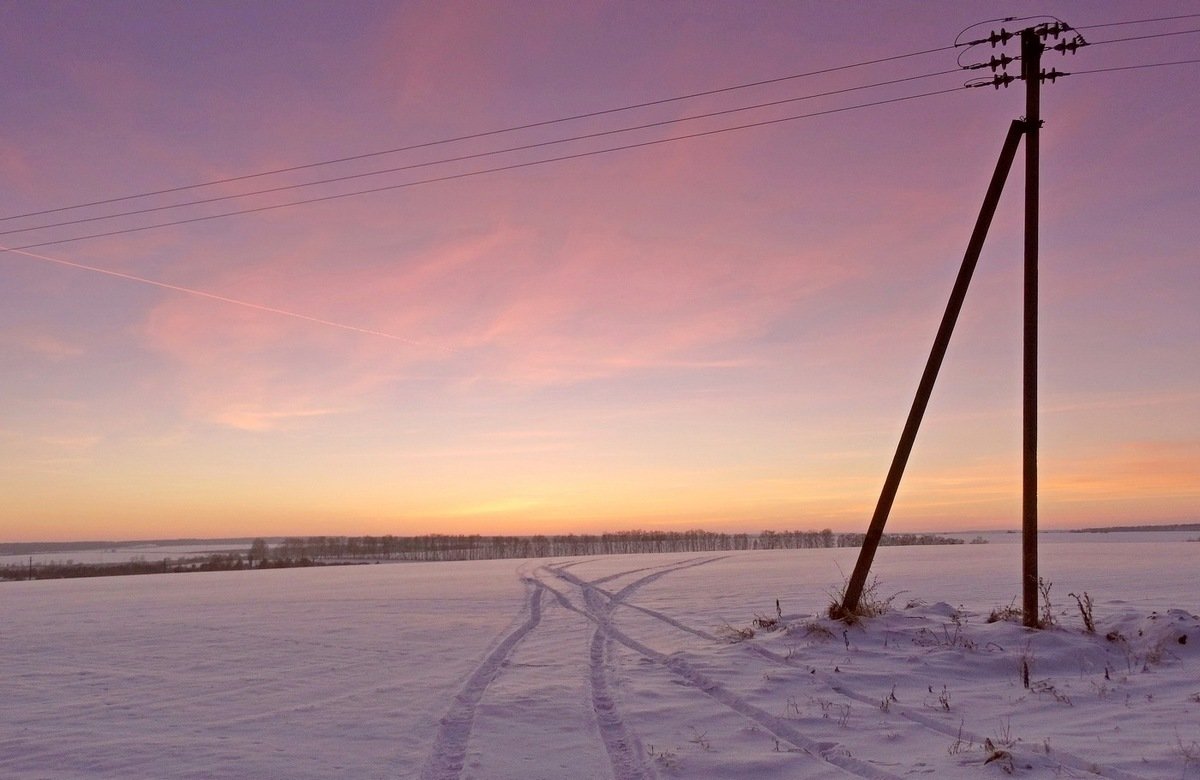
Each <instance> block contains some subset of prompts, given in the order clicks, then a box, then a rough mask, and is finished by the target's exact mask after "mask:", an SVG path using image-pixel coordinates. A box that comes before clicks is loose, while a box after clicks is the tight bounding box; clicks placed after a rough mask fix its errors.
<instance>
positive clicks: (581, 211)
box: [0, 1, 1200, 541]
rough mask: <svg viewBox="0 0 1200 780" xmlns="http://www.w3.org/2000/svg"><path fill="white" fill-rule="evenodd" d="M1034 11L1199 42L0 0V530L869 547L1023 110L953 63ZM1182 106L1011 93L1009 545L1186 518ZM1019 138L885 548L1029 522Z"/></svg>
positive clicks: (1065, 63) (1013, 520) (1189, 287)
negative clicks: (840, 541)
mask: <svg viewBox="0 0 1200 780" xmlns="http://www.w3.org/2000/svg"><path fill="white" fill-rule="evenodd" d="M1034 10H1036V11H1037V12H1040V13H1046V14H1054V15H1057V16H1059V17H1061V18H1062V19H1063V20H1065V21H1066V22H1068V23H1070V24H1072V25H1074V26H1076V27H1079V28H1081V30H1082V33H1083V34H1084V36H1085V38H1087V39H1088V40H1089V42H1091V43H1094V44H1097V45H1094V46H1092V47H1088V48H1084V49H1082V50H1080V51H1079V53H1078V54H1076V55H1074V56H1060V55H1059V54H1058V53H1055V52H1050V53H1047V55H1046V57H1045V59H1044V65H1045V66H1047V67H1056V68H1058V69H1059V70H1064V71H1068V72H1070V71H1082V70H1095V69H1101V68H1116V67H1124V66H1130V65H1145V64H1151V63H1161V62H1168V61H1178V60H1187V59H1200V33H1197V32H1196V31H1197V30H1200V17H1193V18H1188V19H1177V20H1172V21H1163V22H1155V23H1146V24H1137V25H1117V26H1109V27H1093V28H1091V29H1089V26H1092V25H1105V24H1110V23H1112V22H1123V21H1129V20H1137V19H1147V18H1152V17H1165V16H1173V15H1180V14H1195V13H1197V8H1196V6H1195V4H1193V3H1188V2H1141V1H1139V2H1094V3H1087V4H1076V3H1063V2H1046V3H1044V4H1041V5H1038V6H1037V7H1036V8H1034V6H1031V5H1029V4H1026V3H1019V4H1018V3H994V2H992V3H979V2H927V3H919V4H917V3H907V2H863V3H816V2H754V3H732V2H730V3H717V2H668V1H664V2H655V3H633V2H575V3H559V2H544V3H543V2H525V1H522V2H514V3H487V2H296V3H289V4H286V5H280V4H272V3H240V2H211V3H158V2H121V1H117V2H110V3H104V4H97V3H85V2H77V3H72V2H44V3H19V2H3V3H0V64H2V67H0V177H2V180H3V182H4V186H3V187H2V188H0V217H3V218H5V219H4V221H2V222H0V231H2V234H0V245H2V246H4V247H8V248H14V247H29V248H26V249H21V250H19V251H15V252H14V251H5V252H0V377H2V378H0V410H2V411H0V494H2V495H3V497H4V498H3V501H2V502H0V540H3V541H29V540H66V539H83V538H86V539H137V538H175V537H191V536H197V537H217V536H253V535H315V534H347V535H358V534H397V535H409V534H424V533H482V534H510V533H569V532H596V531H604V530H620V529H631V528H660V529H667V530H683V529H686V528H694V527H704V528H708V529H712V530H731V531H760V530H763V529H793V528H794V529H819V528H826V527H828V528H833V529H835V530H839V531H858V530H865V528H866V525H867V523H868V521H869V519H870V516H871V511H872V510H873V508H874V505H875V502H876V500H877V498H878V495H879V490H880V487H881V486H882V482H883V478H884V476H885V474H886V473H887V469H888V466H889V464H890V462H891V458H892V453H893V451H894V449H895V446H896V442H897V440H898V437H899V434H900V430H901V428H902V427H903V424H904V419H905V416H906V415H907V413H908V409H909V406H910V405H911V403H912V397H913V394H914V392H915V390H916V386H917V382H918V379H919V378H920V374H921V370H922V368H923V367H924V364H925V360H926V357H927V355H928V352H929V348H930V345H931V344H932V341H933V336H934V333H935V331H936V329H937V325H938V322H939V321H940V319H941V316H942V312H943V310H944V307H945V303H946V299H947V297H948V295H949V292H950V288H951V285H952V283H953V280H954V277H955V274H956V273H957V271H958V268H959V265H960V263H961V261H962V257H963V252H964V249H965V247H966V242H967V239H968V237H969V235H970V232H971V228H972V226H973V224H974V221H975V218H976V215H977V213H978V210H979V207H980V203H981V201H982V198H983V194H984V190H985V188H986V186H987V182H988V180H989V178H990V177H991V174H992V171H993V168H994V166H995V163H996V157H997V155H998V153H999V150H1000V147H1001V144H1002V142H1003V139H1004V135H1005V132H1006V130H1007V127H1008V125H1009V123H1010V121H1011V120H1013V119H1016V118H1019V117H1021V116H1022V115H1023V113H1024V110H1025V109H1024V87H1023V85H1022V84H1021V83H1020V82H1018V83H1016V84H1014V85H1013V86H1012V87H1009V88H1007V89H993V88H991V87H987V88H982V89H966V88H962V87H963V84H964V82H965V81H966V80H967V79H969V78H975V77H979V76H981V75H983V74H985V73H989V74H990V71H982V70H974V71H961V70H959V69H958V64H959V63H957V62H956V57H959V56H961V57H962V63H963V64H970V63H972V62H980V61H982V60H984V59H986V58H987V57H988V56H990V55H991V54H993V53H994V52H993V50H991V49H989V48H988V47H987V46H983V47H976V48H973V49H969V50H966V49H964V48H961V47H960V48H958V49H944V48H943V47H951V46H953V44H954V43H955V39H956V36H959V34H960V31H964V28H968V27H970V26H971V25H976V24H977V23H982V24H979V25H978V26H975V27H970V29H969V30H966V31H965V32H964V33H963V35H962V37H961V39H960V40H973V39H974V38H973V37H972V36H975V37H984V36H986V35H987V33H988V32H990V31H991V30H993V29H996V28H998V27H1000V26H1002V25H1003V26H1007V27H1008V29H1016V28H1019V27H1020V26H1022V25H1027V24H1031V23H1034V22H1037V21H1042V20H1043V19H1042V18H1040V17H1039V18H1038V19H1035V20H1032V21H1025V22H1021V21H1017V22H1007V23H1002V22H998V21H994V20H996V19H998V18H1001V17H1005V16H1012V15H1024V14H1028V13H1031V12H1033V11H1034ZM1176 31H1178V32H1181V34H1179V35H1170V36H1160V37H1155V38H1148V39H1144V40H1137V41H1116V42H1112V43H1105V44H1103V45H1099V44H1100V43H1101V42H1103V41H1111V40H1113V39H1116V38H1125V37H1133V36H1143V35H1157V34H1159V33H1164V32H1176ZM1183 31H1192V32H1190V33H1189V32H1183ZM930 49H942V50H941V51H933V52H929V53H926V54H922V55H919V56H912V57H905V58H901V59H895V60H890V61H887V62H883V63H878V64H874V65H869V66H863V67H855V68H848V69H842V70H837V71H834V72H831V73H825V74H820V75H815V76H809V77H804V78H792V79H786V80H781V81H776V82H774V83H770V84H764V85H760V86H757V87H752V88H745V89H737V90H729V91H725V92H721V93H718V94H711V95H707V96H701V97H696V98H692V99H688V100H677V101H671V102H666V103H660V104H657V105H653V106H648V107H644V108H640V109H637V110H629V111H619V112H610V113H605V114H602V115H599V116H592V117H590V118H586V119H578V120H573V121H568V122H558V123H553V124H547V125H542V126H538V127H533V128H527V129H524V130H519V131H513V132H505V133H496V134H491V135H486V136H483V137H476V138H473V139H467V140H460V141H455V142H452V143H443V144H436V145H425V146H422V147H421V148H416V149H410V150H408V151H404V152H395V153H391V154H373V153H376V152H380V151H384V150H391V149H397V148H401V147H409V146H414V145H422V144H430V143H431V142H435V141H443V140H446V139H454V138H459V137H462V136H471V135H477V134H480V133H489V132H491V131H496V130H504V129H506V128H512V127H517V126H524V125H529V124H532V123H537V122H544V121H546V120H555V119H560V118H565V117H571V116H575V115H579V114H589V113H594V112H598V111H605V110H608V109H613V108H620V107H624V106H630V105H633V104H641V103H647V102H652V101H658V100H661V99H663V98H671V97H677V96H682V95H689V94H694V93H697V92H706V91H711V90H718V89H722V88H726V87H731V86H737V85H743V84H747V83H751V82H759V81H766V80H772V79H779V78H781V77H786V76H794V75H797V74H803V73H808V72H811V71H818V70H824V69H829V68H837V67H839V66H845V65H851V64H855V63H861V62H864V61H867V60H874V59H881V58H887V57H894V56H896V55H905V54H910V53H914V52H920V51H926V50H930ZM1015 49H1016V47H1015V46H1013V45H1012V44H1010V47H1009V51H1010V53H1012V54H1016V53H1017V51H1016V50H1015ZM943 71H944V73H941V72H943ZM938 73H940V75H932V76H927V74H938ZM917 76H921V77H923V78H913V79H912V80H909V81H904V82H902V83H898V84H892V85H883V86H875V87H871V88H863V89H858V90H855V91H850V92H842V93H840V94H835V95H827V96H824V97H812V96H813V95H816V94H817V93H824V92H831V91H837V90H847V89H850V88H853V87H867V86H869V85H875V84H878V83H879V82H882V81H889V80H895V79H905V78H909V77H917ZM943 90H945V92H942V93H941V94H935V95H930V96H927V97H922V98H916V99H912V100H904V101H899V102H892V103H888V104H883V105H875V106H868V107H861V108H853V109H851V110H838V111H835V112H834V113H825V114H821V115H817V116H809V117H806V118H799V119H788V120H787V121H776V122H772V123H770V124H765V125H760V126H757V127H750V128H745V129H741V130H736V131H730V132H723V133H715V134H710V135H705V136H703V137H697V138H692V139H688V140H678V141H671V142H664V143H652V144H649V145H643V146H639V147H637V148H633V149H626V150H622V151H613V152H606V153H602V154H591V155H587V156H583V157H574V158H573V159H567V160H561V161H557V162H548V163H539V164H535V165H528V166H525V167H519V168H512V169H509V170H504V171H496V172H492V173H486V174H480V175H462V174H472V173H473V172H477V171H481V170H486V169H490V168H500V167H506V166H513V165H520V164H522V163H535V162H538V161H540V160H546V159H548V158H551V157H564V156H572V155H578V154H580V153H584V152H592V151H597V150H602V149H608V148H612V147H615V146H625V145H633V144H643V143H646V142H651V141H658V140H661V139H666V138H670V137H673V136H678V135H685V134H694V133H703V132H706V131H710V130H718V129H722V128H728V127H732V126H736V125H745V124H754V123H763V122H771V120H783V119H785V118H787V117H794V116H796V115H800V114H812V113H816V112H829V111H831V110H835V109H848V108H850V107H852V106H858V105H861V104H865V103H871V102H877V101H883V100H890V99H894V98H903V97H908V96H912V95H917V94H921V93H927V92H941V91H943ZM1198 95H1200V64H1195V63H1192V64H1185V65H1176V66H1169V67H1156V68H1147V69H1136V70H1120V71H1107V72H1097V73H1076V74H1075V75H1072V76H1069V77H1065V78H1063V79H1060V80H1057V81H1056V82H1055V83H1053V84H1050V83H1047V84H1045V85H1044V86H1043V90H1042V116H1043V119H1044V122H1045V124H1044V128H1043V130H1042V133H1041V239H1040V247H1041V265H1040V274H1041V286H1040V315H1041V318H1040V337H1039V344H1040V364H1039V425H1040V440H1039V480H1040V491H1039V517H1040V522H1041V525H1042V527H1043V528H1073V527H1080V526H1092V525H1106V524H1129V523H1131V524H1143V523H1172V522H1187V521H1196V520H1200V478H1198V477H1200V350H1197V344H1198V343H1200V262H1198V254H1200V249H1197V247H1200V220H1198V219H1197V215H1198V214H1200V187H1197V184H1196V183H1197V182H1198V181H1200V154H1198V153H1197V145H1196V139H1197V138H1200V111H1197V101H1198V98H1197V96H1198ZM797 98H805V99H803V100H796V99H797ZM785 100H787V101H791V102H786V103H782V104H779V105H775V106H771V107H766V108H760V109H755V110H748V111H743V112H739V113H731V114H724V115H721V116H715V117H708V118H700V119H693V120H688V121H681V122H676V123H673V124H667V125H660V126H657V127H650V128H642V129H638V130H632V131H628V132H620V133H618V132H610V131H618V130H624V129H626V128H630V127H634V126H640V125H646V124H651V123H659V122H664V121H668V120H680V119H683V118H686V117H692V116H695V115H697V114H706V113H712V112H716V111H724V110H728V109H733V108H740V107H745V106H750V105H756V104H760V103H767V102H774V101H785ZM597 133H609V134H608V135H603V136H598V137H592V138H585V139H578V140H570V141H563V142H561V143H555V144H552V145H547V146H538V147H535V148H527V149H523V150H517V151H500V150H504V149H510V148H511V147H527V146H530V145H532V144H539V143H544V142H550V141H560V140H561V139H569V138H573V137H577V136H580V135H586V134H597ZM1023 154H1024V150H1023V148H1022V150H1021V151H1020V152H1019V155H1018V160H1017V163H1016V164H1015V165H1014V168H1013V171H1012V174H1011V175H1010V177H1009V180H1008V186H1007V189H1006V191H1005V193H1004V196H1003V197H1002V199H1001V202H1000V206H999V209H998V211H997V214H996V219H995V222H994V224H993V226H992V230H991V233H990V235H989V237H988V241H987V244H986V245H985V247H984V250H983V253H982V256H981V258H980V261H979V266H978V270H977V272H976V274H975V278H974V281H973V283H972V287H971V289H970V292H969V293H968V295H967V298H966V303H965V305H964V308H963V311H962V315H961V317H960V319H959V322H958V327H957V329H956V331H955V334H954V338H953V340H952V342H951V345H950V349H949V352H948V354H947V357H946V360H945V363H944V365H943V367H942V371H941V374H940V376H939V379H938V383H937V386H936V388H935V390H934V393H933V397H932V400H931V403H930V405H929V409H928V411H927V413H926V416H925V421H924V423H923V425H922V428H921V431H920V434H919V436H918V437H917V442H916V446H915V449H914V451H913V454H912V457H911V459H910V461H909V464H908V469H907V472H906V474H905V478H904V481H903V483H902V485H901V488H900V492H899V494H898V497H897V500H896V503H895V506H894V508H893V510H892V516H891V520H890V521H889V524H888V529H889V530H895V531H916V530H922V531H937V530H950V529H955V530H959V529H1000V528H1017V527H1019V525H1020V514H1021V509H1020V507H1021V495H1020V494H1021V484H1020V474H1021V340H1022V326H1021V306H1022V256H1021V247H1022V214H1023V211H1022V207H1023V200H1022V188H1023V183H1024V174H1023V170H1024V169H1023ZM362 155H371V156H366V157H361V156H362ZM347 157H359V159H355V160H349V161H345V162H341V163H338V164H334V165H326V166H319V167H310V168H304V169H301V170H294V171H291V172H286V173H280V174H273V175H270V176H261V177H255V178H246V179H241V180H238V181H233V182H229V181H226V182H223V183H219V184H214V185H209V186H206V187H202V188H196V189H186V190H179V191H176V192H171V193H167V194H160V195H155V196H152V197H145V198H140V199H131V200H122V201H117V202H113V203H109V204H106V205H101V206H89V207H86V208H79V209H70V210H64V211H54V212H51V213H44V214H40V215H36V216H20V215H25V214H29V213H31V212H40V211H46V210H51V209H61V208H63V207H67V206H75V205H77V204H84V203H91V202H94V201H100V200H106V199H110V198H119V197H123V196H128V195H134V194H139V193H145V192H154V191H160V190H165V189H172V188H178V187H183V186H185V185H192V184H197V183H203V182H211V181H214V180H222V179H229V178H232V177H243V176H248V175H250V174H258V173H261V172H265V171H274V170H278V169H281V168H290V167H293V166H300V165H307V164H311V163H317V162H322V161H328V160H335V159H342V158H347ZM448 158H469V159H457V160H452V161H449V162H446V160H447V159H448ZM397 168H405V170H392V172H390V173H376V172H378V171H381V170H385V169H397ZM360 174H370V175H360ZM346 176H358V178H352V179H345V180H342V181H339V182H332V183H326V184H320V185H313V186H308V187H303V188H298V189H283V190H278V191H275V192H271V193H266V194H258V195H253V196H249V197H238V198H232V197H228V196H234V195H240V194H243V193H246V192H248V191H254V190H262V189H274V188H280V187H287V186H289V185H296V184H301V183H306V182H312V181H315V180H320V179H328V178H334V177H346ZM447 177H450V178H447ZM427 179H442V180H441V181H433V182H427V183H415V182H421V181H423V180H427ZM402 184H403V185H409V186H396V185H402ZM389 187H390V188H391V189H387V190H385V191H380V192H375V193H368V194H351V193H355V192H357V191H361V190H364V189H372V188H389ZM341 195H346V197H335V198H329V197H328V196H341ZM219 197H227V199H225V200H219V201H215V202H209V203H203V204H195V205H190V206H186V207H181V208H162V207H166V206H171V205H173V204H179V203H186V202H191V201H195V200H199V199H212V198H219ZM312 198H327V199H325V200H322V201H320V202H316V203H309V204H304V205H295V206H289V207H285V208H268V209H266V210H259V211H256V212H254V213H248V214H241V215H235V216H228V217H221V218H213V219H205V220H201V221H192V222H188V223H186V224H178V225H173V226H167V227H155V228H152V229H144V230H134V232H120V233H118V234H116V235H109V236H105V237H94V238H87V239H81V240H70V239H73V238H78V237H80V236H85V235H90V234H95V233H106V232H115V231H127V230H130V229H135V228H143V227H146V226H151V225H158V224H161V223H164V222H171V221H177V220H186V219H195V218H197V217H205V216H210V215H216V214H221V213H224V212H228V211H235V210H245V209H262V208H263V207H270V206H276V205H279V204H283V203H287V202H291V201H296V200H303V199H312ZM153 208H160V209H161V210H158V211H150V212H147V213H142V214H135V215H128V216H122V217H117V218H113V219H95V218H97V217H104V216H107V215H111V214H114V213H120V212H128V211H131V210H143V209H153ZM14 217H16V218H14ZM76 220H91V221H84V222H77V223H76V224H71V225H57V226H53V227H47V225H56V224H57V223H62V222H69V221H76ZM14 231H16V232H14ZM46 242H59V243H52V244H50V243H46Z"/></svg>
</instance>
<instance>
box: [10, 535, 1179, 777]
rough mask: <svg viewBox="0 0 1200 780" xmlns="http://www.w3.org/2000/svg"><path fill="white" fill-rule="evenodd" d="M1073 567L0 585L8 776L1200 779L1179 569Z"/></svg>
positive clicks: (531, 567) (1076, 562)
mask: <svg viewBox="0 0 1200 780" xmlns="http://www.w3.org/2000/svg"><path fill="white" fill-rule="evenodd" d="M1158 538H1166V537H1158ZM1088 539H1089V537H1069V538H1064V539H1063V540H1062V541H1054V542H1049V543H1044V544H1043V545H1042V550H1041V558H1042V573H1043V575H1044V576H1045V578H1046V579H1047V580H1050V581H1052V582H1053V587H1052V589H1051V591H1050V595H1051V601H1052V603H1053V604H1054V607H1055V609H1054V611H1055V617H1056V619H1057V621H1058V626H1057V627H1055V628H1053V629H1051V630H1046V631H1036V632H1031V631H1027V630H1025V629H1023V628H1021V627H1020V626H1019V625H1017V624H1014V623H1010V622H998V623H988V622H986V621H987V617H988V613H989V612H991V611H992V610H993V609H994V608H997V607H1004V606H1007V605H1008V604H1010V603H1011V602H1012V600H1013V598H1014V597H1015V596H1016V595H1017V593H1018V584H1017V583H1018V574H1019V570H1020V561H1019V555H1020V550H1019V546H1018V545H1015V544H986V545H961V546H956V547H920V548H884V549H881V550H880V553H879V557H878V560H877V563H876V572H877V574H878V577H879V581H880V587H879V590H878V593H879V594H880V595H884V596H891V595H892V594H895V593H897V592H900V591H902V592H900V593H899V594H898V595H896V597H895V598H894V600H893V601H892V606H893V609H892V610H891V611H890V612H889V613H887V614H885V615H883V616H881V617H878V618H873V619H870V620H866V621H864V622H862V623H860V624H858V625H855V626H852V627H848V628H847V627H845V626H843V625H842V624H840V623H834V622H831V621H828V620H825V619H821V618H819V617H816V615H817V614H818V613H819V612H821V611H822V610H823V609H824V608H825V606H826V605H827V603H828V601H829V595H828V594H829V592H830V591H831V590H832V589H834V588H836V587H837V586H838V585H840V583H841V582H842V579H843V574H842V573H843V572H849V571H850V569H851V568H852V566H853V563H854V557H855V555H856V551H855V550H849V549H843V550H788V551H769V552H742V553H732V554H730V553H699V554H693V555H661V556H657V555H656V556H613V557H603V558H589V559H556V560H533V561H511V560H508V561H485V562H474V563H441V564H393V565H371V566H355V567H335V568H320V569H284V570H271V571H243V572H222V573H212V574H190V575H146V576H139V577H117V578H103V579H91V580H59V581H37V582H12V583H5V584H3V585H0V777H4V778H172V779H173V778H268V777H269V778H333V777H337V778H343V777H344V778H429V779H431V780H433V779H436V780H449V779H450V778H479V779H480V780H484V779H486V780H501V779H503V778H513V779H516V778H520V779H521V780H537V779H538V778H546V779H548V780H549V779H557V778H615V779H616V780H628V779H632V778H655V777H657V778H673V777H680V778H751V779H758V778H843V777H869V778H891V777H908V776H912V775H918V776H919V775H930V776H934V777H947V778H958V777H989V776H1002V775H1004V774H1005V773H1006V772H1011V773H1013V774H1015V775H1017V776H1023V777H1039V778H1043V777H1044V778H1051V777H1055V778H1057V777H1092V776H1097V775H1099V776H1103V777H1108V778H1200V619H1198V618H1197V617H1196V614H1197V613H1200V605H1198V604H1197V601H1198V600H1200V599H1198V598H1197V582H1198V581H1200V579H1198V577H1197V575H1198V574H1200V555H1198V553H1200V544H1194V543H1193V544H1189V543H1186V542H1182V541H1180V540H1176V539H1173V538H1172V539H1171V541H1113V540H1112V538H1111V537H1110V536H1107V535H1106V536H1105V537H1104V538H1103V543H1098V542H1090V541H1088ZM1083 591H1087V592H1088V593H1089V594H1090V595H1091V597H1092V598H1093V599H1094V600H1095V620H1096V623H1097V633H1096V634H1088V633H1086V632H1085V631H1084V630H1083V621H1082V617H1081V615H1080V613H1079V610H1078V608H1077V607H1076V605H1075V601H1074V599H1073V598H1070V597H1069V596H1068V593H1071V592H1074V593H1077V594H1082V592H1083ZM776 599H779V601H780V607H781V610H782V613H783V618H784V619H783V621H782V623H783V627H781V628H779V629H777V630H773V631H768V630H759V631H757V633H756V634H755V636H754V637H752V638H746V639H741V640H740V641H734V640H735V639H736V638H737V637H736V632H737V631H738V630H739V629H745V628H750V627H752V623H753V621H754V619H755V617H756V615H757V616H762V617H767V618H770V617H775V616H776V604H775V602H776ZM1110 633H1111V634H1112V639H1109V638H1106V635H1108V634H1110ZM1023 667H1025V668H1027V669H1028V673H1027V674H1023ZM1025 678H1027V679H1028V687H1026V679H1025ZM988 759H991V760H990V761H989V760H988Z"/></svg>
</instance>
